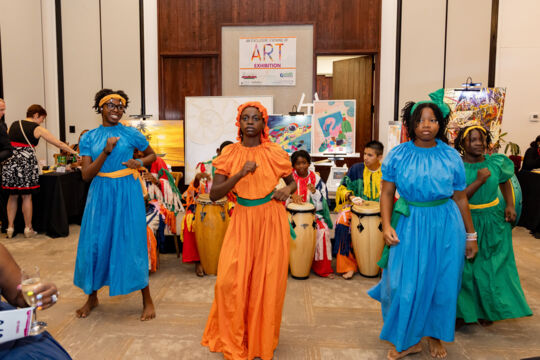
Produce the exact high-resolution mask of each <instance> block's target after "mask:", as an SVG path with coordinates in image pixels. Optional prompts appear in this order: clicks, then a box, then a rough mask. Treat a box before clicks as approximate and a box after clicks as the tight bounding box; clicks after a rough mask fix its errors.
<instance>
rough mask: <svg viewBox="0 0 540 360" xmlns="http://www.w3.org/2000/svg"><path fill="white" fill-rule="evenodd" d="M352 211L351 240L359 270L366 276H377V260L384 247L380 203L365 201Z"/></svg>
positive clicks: (378, 270)
mask: <svg viewBox="0 0 540 360" xmlns="http://www.w3.org/2000/svg"><path fill="white" fill-rule="evenodd" d="M351 211H352V214H351V240H352V246H353V249H354V256H355V257H356V262H357V264H358V272H359V273H360V275H362V276H365V277H377V276H378V275H379V272H380V269H379V266H378V265H377V262H378V261H379V260H380V258H381V255H382V252H383V249H384V238H383V233H382V224H381V216H380V207H379V203H377V202H373V201H365V202H364V204H363V205H360V206H358V205H355V206H353V207H352V209H351Z"/></svg>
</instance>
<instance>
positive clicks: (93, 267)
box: [74, 124, 148, 296]
mask: <svg viewBox="0 0 540 360" xmlns="http://www.w3.org/2000/svg"><path fill="white" fill-rule="evenodd" d="M110 137H119V138H120V139H119V140H118V143H117V144H116V146H115V148H114V149H113V151H112V153H111V154H110V155H109V156H108V157H107V159H106V160H105V163H104V164H103V166H102V167H101V170H100V172H105V173H108V172H113V171H117V170H121V169H125V168H126V166H125V165H122V163H123V162H126V161H128V160H129V159H132V158H133V150H134V149H138V150H140V151H144V150H146V148H147V147H148V141H147V140H146V138H145V137H144V135H142V134H141V133H140V132H139V131H138V130H137V129H135V128H132V127H126V126H123V125H121V124H119V125H116V126H110V127H105V126H100V127H98V128H97V129H94V130H90V131H89V132H87V133H86V134H84V135H83V137H82V139H81V142H80V145H79V147H80V154H81V156H90V157H92V161H94V160H95V159H96V158H97V157H98V156H99V154H101V152H102V151H103V148H104V147H105V144H106V143H107V139H108V138H110ZM74 283H75V285H77V286H78V287H80V288H81V289H82V290H83V291H84V292H85V294H91V293H92V292H93V291H96V290H99V289H100V288H101V287H103V286H107V285H108V286H109V294H110V295H111V296H114V295H123V294H128V293H130V292H133V291H136V290H140V289H143V288H145V287H146V286H147V285H148V248H147V244H146V211H145V206H144V198H143V194H142V190H141V184H140V182H139V180H137V179H135V178H134V177H133V176H131V175H130V176H125V177H121V178H107V177H100V176H96V177H95V178H94V179H93V180H92V184H91V185H90V190H89V192H88V197H87V199H86V207H85V209H84V215H83V220H82V224H81V232H80V236H79V245H78V247H77V261H76V264H75V277H74Z"/></svg>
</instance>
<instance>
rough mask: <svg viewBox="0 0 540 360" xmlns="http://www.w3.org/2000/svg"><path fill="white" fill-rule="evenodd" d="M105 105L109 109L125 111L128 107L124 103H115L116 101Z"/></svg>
mask: <svg viewBox="0 0 540 360" xmlns="http://www.w3.org/2000/svg"><path fill="white" fill-rule="evenodd" d="M105 106H107V110H109V111H112V110H114V109H117V110H118V111H124V110H125V108H126V107H125V106H124V105H122V104H118V105H116V104H114V103H112V102H108V103H106V104H105Z"/></svg>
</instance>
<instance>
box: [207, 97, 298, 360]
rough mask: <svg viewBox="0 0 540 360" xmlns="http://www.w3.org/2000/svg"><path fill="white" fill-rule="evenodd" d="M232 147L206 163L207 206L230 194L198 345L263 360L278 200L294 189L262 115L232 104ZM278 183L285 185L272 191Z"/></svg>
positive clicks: (273, 300)
mask: <svg viewBox="0 0 540 360" xmlns="http://www.w3.org/2000/svg"><path fill="white" fill-rule="evenodd" d="M236 119H237V123H236V124H237V126H238V127H239V131H238V135H239V138H238V140H240V142H238V143H235V144H233V145H229V146H227V147H226V148H225V149H223V152H222V153H221V155H220V156H219V157H217V158H216V159H215V160H214V161H213V166H214V167H215V169H216V171H215V177H214V183H213V185H212V189H211V190H210V199H212V200H213V201H215V200H218V199H220V198H222V197H224V196H226V195H227V193H228V192H229V191H231V190H233V191H234V192H235V193H236V194H237V195H238V203H237V205H236V207H235V210H234V213H233V216H232V218H231V222H230V224H229V227H228V229H227V233H226V234H225V239H224V240H223V245H222V248H221V254H220V258H219V265H218V273H217V281H216V286H215V292H214V293H215V297H214V303H213V304H212V309H211V311H210V316H209V317H208V322H207V324H206V329H205V331H204V335H203V339H202V342H201V343H202V345H204V346H208V347H209V348H210V350H211V351H213V352H221V353H223V355H224V356H225V358H226V359H253V358H255V357H259V358H261V359H271V358H272V357H273V355H274V350H275V349H276V347H277V344H278V340H279V329H280V324H281V312H282V309H283V301H284V300H285V290H286V287H287V272H288V265H289V241H290V239H291V235H290V226H289V223H288V220H287V214H286V211H285V207H284V206H283V203H282V202H281V201H285V200H287V199H288V198H289V195H290V194H291V193H293V192H294V191H295V190H296V183H295V182H294V179H293V176H292V165H291V162H290V160H289V156H288V155H287V153H286V152H285V151H284V150H283V149H281V147H280V146H279V145H277V144H274V143H271V142H270V141H269V140H268V127H267V125H266V124H267V121H268V113H267V111H266V108H265V107H264V106H262V105H261V104H260V103H258V102H248V103H245V104H242V105H240V107H239V108H238V115H237V118H236ZM280 178H283V179H284V180H285V183H286V184H287V186H285V187H284V188H282V189H280V190H276V191H274V189H275V187H276V185H277V183H278V181H279V179H280Z"/></svg>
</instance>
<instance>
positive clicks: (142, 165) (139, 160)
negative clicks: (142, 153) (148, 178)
mask: <svg viewBox="0 0 540 360" xmlns="http://www.w3.org/2000/svg"><path fill="white" fill-rule="evenodd" d="M135 160H137V161H138V162H140V163H141V167H144V164H143V161H142V160H141V159H135Z"/></svg>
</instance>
